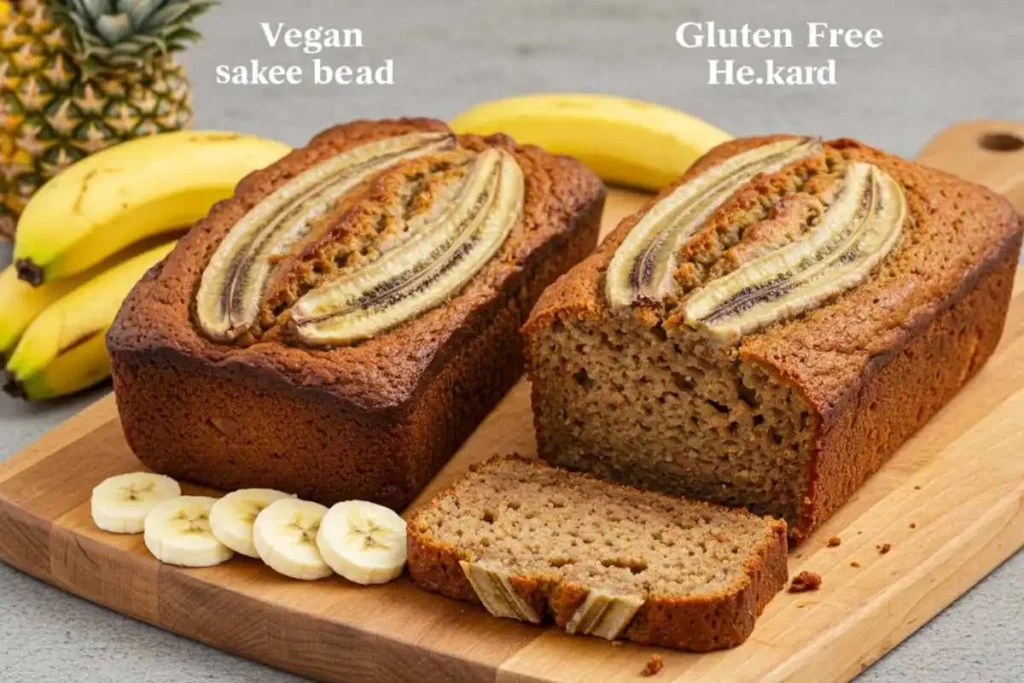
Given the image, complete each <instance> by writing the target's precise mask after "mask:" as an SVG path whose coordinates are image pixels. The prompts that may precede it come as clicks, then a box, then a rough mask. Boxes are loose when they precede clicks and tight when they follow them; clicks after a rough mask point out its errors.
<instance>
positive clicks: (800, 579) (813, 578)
mask: <svg viewBox="0 0 1024 683" xmlns="http://www.w3.org/2000/svg"><path fill="white" fill-rule="evenodd" d="M819 588H821V574H815V573H814V572H800V573H799V574H797V575H796V576H794V577H793V583H791V584H790V585H789V592H790V593H806V592H807V591H816V590H818V589H819Z"/></svg>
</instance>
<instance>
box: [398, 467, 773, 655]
mask: <svg viewBox="0 0 1024 683" xmlns="http://www.w3.org/2000/svg"><path fill="white" fill-rule="evenodd" d="M408 529H409V543H408V548H409V560H408V562H409V564H408V566H409V573H410V574H411V576H412V579H413V581H415V582H416V583H417V584H418V585H419V586H421V587H423V588H426V589H428V590H432V591H437V592H439V593H443V594H444V595H447V596H450V597H453V598H458V599H460V600H467V601H470V602H476V603H482V604H483V605H484V607H485V608H487V610H488V611H489V612H490V613H491V614H493V615H495V616H499V617H509V618H512V619H519V620H522V621H528V622H531V623H535V624H536V623H540V622H541V621H543V620H545V619H546V618H548V617H550V618H552V619H553V620H554V622H555V623H556V624H557V625H558V626H559V627H561V628H564V629H565V630H566V631H568V632H569V633H578V634H591V635H596V636H601V637H603V638H608V639H609V640H613V639H616V638H626V639H628V640H632V641H635V642H638V643H644V644H649V645H661V646H664V647H671V648H677V649H683V650H695V651H700V652H704V651H707V650H717V649H721V648H726V647H733V646H735V645H739V644H740V643H742V642H743V641H744V640H746V638H747V636H749V635H750V632H751V631H752V630H753V628H754V621H755V620H756V618H757V616H758V615H759V614H760V613H761V611H762V610H763V609H764V606H765V605H766V604H767V603H768V601H769V600H771V598H772V596H773V595H775V594H776V593H777V592H778V591H780V590H781V589H782V588H783V586H784V585H785V583H786V525H785V523H784V522H781V521H778V520H774V519H769V518H760V517H757V516H755V515H752V514H750V513H747V512H745V511H737V510H729V509H726V508H722V507H718V506H715V505H709V504H707V503H700V502H694V501H688V500H682V499H678V498H673V497H671V496H666V495H662V494H657V493H647V492H644V491H639V490H637V489H633V488H629V487H625V486H620V485H618V484H611V483H607V482H603V481H600V480H597V479H594V478H591V477H588V476H586V475H583V474H578V473H574V472H568V471H566V470H562V469H559V468H555V467H550V466H547V465H545V464H544V463H543V462H541V461H538V460H527V459H525V458H521V457H517V456H511V457H505V458H493V459H491V460H489V461H487V462H485V463H483V464H481V465H478V466H476V467H475V468H473V469H472V471H470V473H469V474H467V475H466V476H465V477H464V478H463V479H461V480H460V481H458V482H457V483H456V484H455V485H454V486H452V487H451V488H450V489H449V490H447V491H445V492H443V493H441V494H439V495H438V496H437V497H436V498H435V499H434V500H433V501H432V502H431V503H429V504H428V505H426V506H425V507H423V508H420V509H419V510H417V511H416V512H415V513H414V514H413V516H412V518H411V519H410V521H409V525H408Z"/></svg>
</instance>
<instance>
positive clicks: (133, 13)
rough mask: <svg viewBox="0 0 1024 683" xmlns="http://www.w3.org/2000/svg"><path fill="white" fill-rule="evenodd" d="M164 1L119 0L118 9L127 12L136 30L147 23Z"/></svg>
mask: <svg viewBox="0 0 1024 683" xmlns="http://www.w3.org/2000/svg"><path fill="white" fill-rule="evenodd" d="M162 2H163V0H139V1H137V2H134V1H133V0H119V1H118V3H117V9H118V11H119V12H125V13H127V14H128V16H129V17H131V20H132V26H133V27H134V28H135V30H140V29H142V28H143V27H145V26H146V25H147V23H148V20H149V18H150V17H151V16H153V12H154V11H156V9H157V8H158V7H160V5H161V3H162Z"/></svg>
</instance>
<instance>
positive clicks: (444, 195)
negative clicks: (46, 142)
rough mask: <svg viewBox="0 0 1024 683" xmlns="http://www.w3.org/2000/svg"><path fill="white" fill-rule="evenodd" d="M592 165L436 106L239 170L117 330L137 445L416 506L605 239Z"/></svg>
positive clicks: (200, 463) (117, 384)
mask: <svg viewBox="0 0 1024 683" xmlns="http://www.w3.org/2000/svg"><path fill="white" fill-rule="evenodd" d="M604 193H605V191H604V187H603V185H602V184H601V182H600V180H599V179H598V178H597V177H596V176H594V175H593V174H592V173H591V172H590V171H588V170H587V169H586V168H585V167H584V166H583V165H582V164H580V163H578V162H576V161H574V160H571V159H568V158H564V157H555V156H551V155H549V154H547V153H545V152H543V151H542V150H540V149H538V148H536V147H520V146H517V145H515V143H514V142H513V141H512V140H511V139H510V138H508V137H506V136H502V135H496V136H492V137H489V138H480V137H476V136H460V137H456V136H454V135H453V134H452V133H451V132H450V131H449V130H448V128H447V127H446V126H445V125H444V124H443V123H442V122H440V121H434V120H429V119H403V120H392V121H358V122H353V123H349V124H346V125H341V126H338V127H336V128H332V129H330V130H328V131H326V132H324V133H322V134H320V135H318V136H317V137H315V138H314V139H313V140H312V142H311V143H310V144H309V145H308V146H307V147H305V148H303V149H298V150H296V151H294V152H293V153H291V154H290V155H288V156H287V157H285V158H284V159H282V160H281V161H280V162H278V163H276V164H274V165H273V166H270V167H269V168H267V169H265V170H262V171H258V172H255V173H253V174H251V175H250V176H248V177H247V178H245V179H244V180H243V181H242V182H241V183H240V184H239V186H238V188H237V190H236V192H235V195H234V197H232V198H231V199H229V200H227V201H224V202H221V203H219V204H218V205H216V206H215V207H214V208H213V210H212V211H211V212H210V215H209V216H208V217H207V218H205V219H204V220H202V221H200V222H199V223H197V224H196V226H195V227H194V228H193V229H192V230H191V231H190V232H189V233H188V234H187V235H186V236H185V237H184V238H183V239H182V240H181V242H180V244H179V245H178V246H177V248H176V249H175V250H174V251H173V252H172V253H171V254H170V255H169V256H168V258H167V259H166V260H165V261H164V263H163V264H161V265H160V266H158V267H156V268H154V269H153V270H152V271H151V272H150V273H149V274H147V276H146V277H145V278H144V279H143V281H142V282H141V283H139V284H138V285H137V286H136V288H135V289H134V291H133V292H132V293H131V295H130V296H129V297H128V299H127V301H126V302H125V304H124V306H123V308H122V309H121V312H120V314H119V315H118V317H117V320H116V322H115V323H114V325H113V327H112V328H111V330H110V333H109V336H108V346H109V349H110V354H111V360H112V366H113V377H114V390H115V392H116V395H117V405H118V409H119V411H120V415H121V423H122V425H123V427H124V432H125V436H126V437H127V440H128V443H129V445H130V446H131V448H132V449H133V450H134V451H135V453H136V454H137V455H138V457H139V458H140V459H141V460H142V462H143V463H145V464H146V465H147V466H149V467H151V468H152V469H154V470H156V471H158V472H162V473H165V474H168V475H171V476H173V477H176V478H181V479H187V480H191V481H195V482H199V483H202V484H206V485H209V486H215V487H218V488H225V489H235V488H240V487H266V488H275V489H281V490H284V491H289V492H293V493H296V494H299V495H301V496H302V497H304V498H308V499H312V500H317V501H320V502H323V503H327V504H330V503H334V502H336V501H338V500H342V499H349V498H358V499H365V500H373V501H377V502H379V503H382V504H385V505H389V506H391V507H396V508H400V507H403V506H404V505H406V504H407V503H408V502H409V501H410V500H411V499H412V498H413V496H414V495H415V494H416V493H417V492H418V491H419V490H420V488H421V487H422V486H423V485H424V484H425V483H426V482H427V481H429V479H430V477H431V476H432V475H433V474H434V473H435V472H436V471H437V469H438V468H439V467H440V466H441V465H442V464H443V463H444V462H445V461H446V460H447V459H448V458H449V457H450V456H451V454H452V453H453V452H454V451H455V450H456V449H457V447H458V446H459V444H460V443H461V442H462V441H463V440H464V439H465V438H466V437H467V436H468V435H469V434H470V433H471V431H472V430H473V429H474V428H475V427H476V425H477V424H478V422H479V421H480V420H481V419H483V417H484V416H485V415H487V413H488V412H489V411H490V410H491V408H492V407H493V406H494V405H495V403H496V402H497V401H498V400H499V399H500V397H501V396H502V395H503V394H504V393H505V391H506V390H507V389H508V388H509V387H510V386H511V385H512V384H513V383H514V382H515V381H516V379H517V378H518V377H519V376H520V374H521V371H522V341H521V337H520V336H519V334H518V330H519V328H520V327H521V325H522V323H523V322H524V321H525V319H526V316H527V315H528V313H529V311H530V308H531V307H532V305H533V304H534V302H535V301H536V299H537V297H538V296H539V295H540V293H541V291H542V290H543V289H544V288H545V287H546V286H547V285H548V284H550V283H551V282H552V281H554V279H555V278H556V277H558V276H559V275H560V274H562V273H564V272H565V271H566V270H567V269H568V268H569V267H570V266H572V265H573V264H574V263H576V262H577V261H579V260H580V259H582V258H583V257H584V256H585V255H586V254H588V253H589V252H590V251H592V249H593V248H594V246H595V244H596V240H597V230H598V224H599V218H600V214H601V209H602V205H603V202H604Z"/></svg>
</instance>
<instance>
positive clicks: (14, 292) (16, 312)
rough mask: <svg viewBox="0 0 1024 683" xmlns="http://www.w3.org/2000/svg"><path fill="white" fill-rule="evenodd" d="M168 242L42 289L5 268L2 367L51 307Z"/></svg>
mask: <svg viewBox="0 0 1024 683" xmlns="http://www.w3.org/2000/svg"><path fill="white" fill-rule="evenodd" d="M2 1H3V0H0V2H2ZM168 239H169V237H166V236H162V237H159V238H155V239H148V240H143V241H141V242H137V243H135V244H133V245H131V246H130V247H128V248H127V249H124V250H122V251H119V252H118V253H116V254H114V255H113V256H112V257H110V258H108V259H106V260H105V261H103V262H102V263H98V264H96V265H95V266H93V267H92V268H89V269H88V270H84V271H82V272H81V273H78V274H77V275H72V276H71V277H67V278H63V279H60V280H54V281H53V282H47V283H46V284H43V285H40V286H38V287H33V286H32V285H30V284H29V283H27V282H25V281H24V280H21V279H19V278H18V273H17V269H16V268H15V267H14V266H13V265H11V266H8V267H7V268H4V269H3V270H2V271H0V365H2V364H3V363H4V360H3V359H4V358H7V357H8V356H9V355H10V353H11V351H13V350H14V345H15V344H17V343H18V339H19V338H20V337H21V334H22V333H23V332H24V331H25V330H26V329H27V328H28V326H29V324H30V323H31V322H32V321H33V320H35V318H36V316H37V315H39V314H40V313H42V312H43V310H44V309H45V308H46V307H47V306H49V305H50V304H52V303H53V302H54V301H56V300H57V299H59V298H61V297H62V296H64V295H65V294H67V293H68V292H70V291H71V290H73V289H75V288H76V287H78V286H79V285H81V284H82V283H84V282H87V281H89V280H91V279H92V278H93V277H95V276H97V275H99V274H100V273H102V272H103V271H105V270H107V269H109V268H111V267H113V266H115V265H117V264H118V263H121V262H122V261H125V260H127V259H129V258H131V257H132V256H136V255H138V254H141V253H142V252H144V251H146V250H148V249H152V248H153V247H155V246H157V245H159V244H163V243H164V242H167V241H168Z"/></svg>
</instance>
